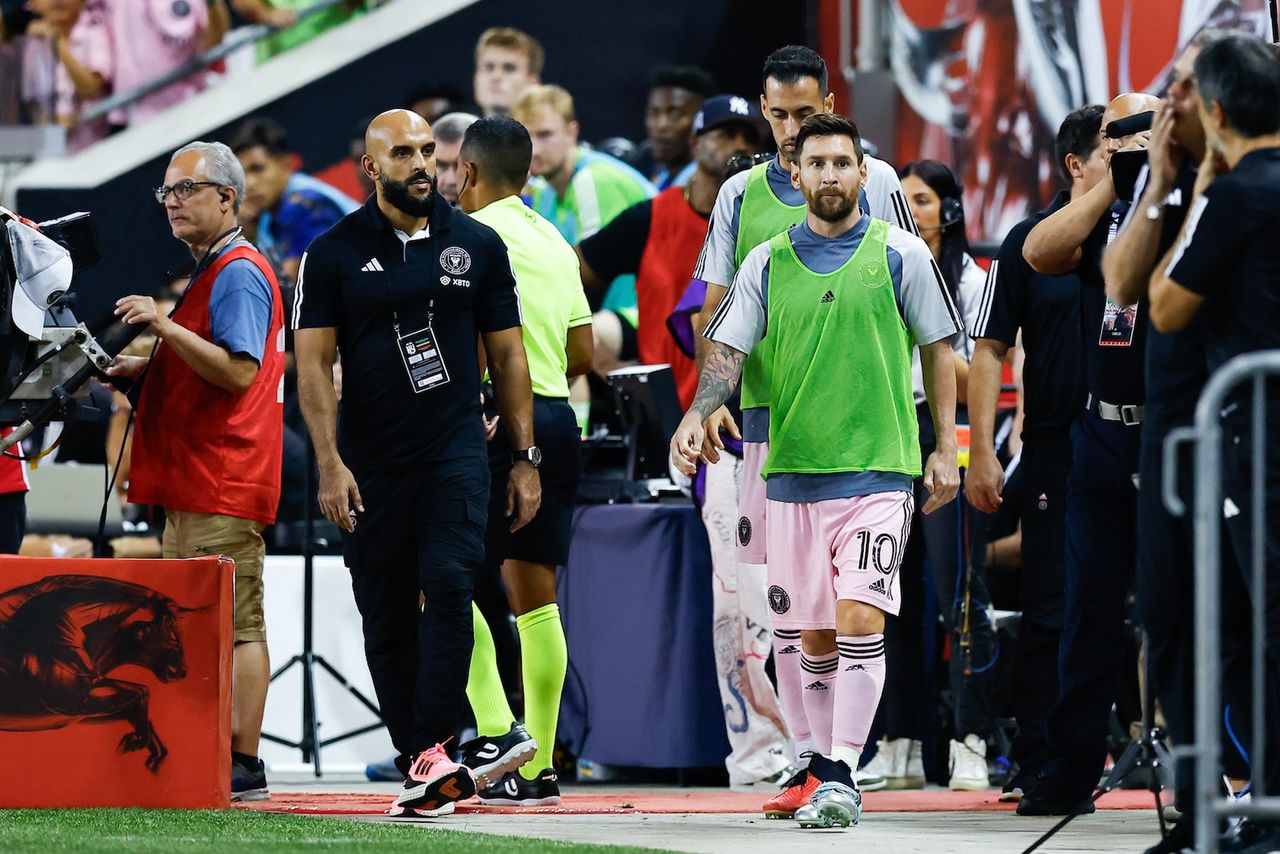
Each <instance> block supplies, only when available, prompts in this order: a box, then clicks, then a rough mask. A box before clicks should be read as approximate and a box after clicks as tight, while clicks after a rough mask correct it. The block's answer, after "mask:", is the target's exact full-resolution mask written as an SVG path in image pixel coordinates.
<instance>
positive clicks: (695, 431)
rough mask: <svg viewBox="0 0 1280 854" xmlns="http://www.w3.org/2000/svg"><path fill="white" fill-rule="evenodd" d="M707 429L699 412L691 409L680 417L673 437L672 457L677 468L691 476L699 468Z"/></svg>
mask: <svg viewBox="0 0 1280 854" xmlns="http://www.w3.org/2000/svg"><path fill="white" fill-rule="evenodd" d="M705 438H706V431H705V430H704V429H703V427H702V419H701V418H699V417H698V413H696V412H693V411H689V412H686V413H685V414H684V418H682V419H680V426H679V427H677V428H676V434H675V435H674V436H672V437H671V459H672V461H673V462H674V463H675V464H676V468H677V469H679V470H680V471H682V472H684V473H685V474H687V475H689V476H691V477H692V476H693V474H694V473H695V472H696V471H697V470H698V457H699V456H701V454H702V443H703V440H704V439H705Z"/></svg>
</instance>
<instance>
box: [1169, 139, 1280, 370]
mask: <svg viewBox="0 0 1280 854" xmlns="http://www.w3.org/2000/svg"><path fill="white" fill-rule="evenodd" d="M1188 217H1189V218H1190V222H1189V225H1188V227H1187V232H1186V236H1185V237H1184V239H1183V242H1182V243H1181V244H1179V248H1178V249H1176V250H1175V251H1174V255H1173V257H1172V258H1171V259H1170V263H1169V267H1168V270H1167V272H1166V275H1167V276H1168V277H1169V278H1170V279H1172V280H1173V281H1175V282H1177V283H1178V284H1179V285H1181V286H1182V287H1184V288H1186V289H1187V290H1189V291H1191V292H1193V293H1195V294H1199V295H1200V296H1202V297H1204V299H1205V304H1204V305H1203V306H1202V307H1201V308H1200V313H1201V314H1205V315H1206V316H1207V320H1208V324H1209V344H1208V350H1207V355H1208V368H1209V370H1210V371H1214V370H1217V369H1218V368H1219V367H1220V366H1221V365H1222V364H1223V363H1224V362H1226V361H1227V360H1228V359H1230V358H1232V357H1233V356H1237V355H1239V354H1241V353H1249V352H1253V351H1255V350H1270V349H1275V348H1280V239H1277V235H1280V148H1266V149H1261V150H1258V151H1253V152H1250V153H1249V154H1246V155H1245V156H1244V157H1243V158H1241V159H1240V162H1239V163H1237V164H1236V168H1235V169H1233V170H1231V172H1229V173H1227V174H1226V175H1223V176H1222V177H1220V178H1218V179H1217V180H1215V181H1214V182H1213V183H1212V184H1210V185H1209V188H1208V189H1207V190H1206V191H1205V193H1204V195H1203V196H1201V197H1200V199H1198V200H1197V202H1196V204H1195V206H1194V207H1193V208H1192V209H1191V212H1190V213H1189V214H1188Z"/></svg>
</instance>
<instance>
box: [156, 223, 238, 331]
mask: <svg viewBox="0 0 1280 854" xmlns="http://www.w3.org/2000/svg"><path fill="white" fill-rule="evenodd" d="M242 231H244V229H243V228H241V227H240V226H238V225H237V226H234V227H232V228H228V229H227V230H226V231H224V232H222V234H219V235H218V236H217V237H215V238H214V239H213V242H212V243H210V244H209V248H208V249H206V250H205V251H204V255H203V256H202V257H201V258H200V260H199V261H197V262H196V267H195V269H194V270H192V271H191V278H190V279H189V280H187V286H186V287H185V288H183V289H182V294H181V295H180V296H179V297H178V300H177V302H175V303H174V304H173V311H171V312H169V316H170V317H173V315H174V314H175V313H176V312H177V310H178V306H180V305H182V301H183V300H184V299H186V298H187V292H188V291H190V290H191V286H192V285H194V284H195V283H196V279H197V278H199V276H200V274H201V273H203V272H204V271H205V270H206V269H208V267H209V264H210V263H211V262H212V261H213V260H216V259H215V258H211V257H210V256H212V255H213V247H215V246H217V245H218V244H219V243H221V242H222V239H223V238H224V237H227V236H228V235H230V236H231V239H230V240H228V241H227V246H230V245H231V244H232V243H235V242H236V238H237V237H239V236H240V232H242ZM223 248H224V249H225V248H226V247H225V246H224V247H223ZM218 254H222V253H221V252H219V253H218Z"/></svg>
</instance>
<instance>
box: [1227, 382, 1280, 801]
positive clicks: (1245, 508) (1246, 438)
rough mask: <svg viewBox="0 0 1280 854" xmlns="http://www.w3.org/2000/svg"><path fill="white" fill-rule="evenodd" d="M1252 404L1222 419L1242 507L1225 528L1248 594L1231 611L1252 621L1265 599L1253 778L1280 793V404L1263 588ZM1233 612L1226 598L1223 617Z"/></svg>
mask: <svg viewBox="0 0 1280 854" xmlns="http://www.w3.org/2000/svg"><path fill="white" fill-rule="evenodd" d="M1272 390H1273V389H1272ZM1251 409H1252V407H1251V406H1249V405H1247V404H1242V405H1240V406H1238V408H1236V409H1235V410H1234V411H1233V412H1231V413H1230V414H1229V415H1227V416H1226V418H1224V425H1223V426H1224V431H1223V432H1224V437H1223V438H1224V442H1223V444H1224V450H1223V455H1222V486H1223V492H1224V494H1225V496H1226V498H1227V499H1228V500H1229V501H1230V502H1231V503H1232V504H1234V505H1235V507H1236V508H1237V509H1238V510H1239V512H1237V513H1232V512H1231V510H1230V509H1229V508H1228V509H1227V513H1226V516H1227V518H1226V527H1227V534H1228V536H1229V537H1230V541H1231V546H1232V549H1233V550H1234V552H1235V557H1236V564H1237V567H1238V568H1239V569H1240V570H1241V571H1242V572H1241V576H1242V581H1243V583H1244V585H1245V586H1246V587H1247V589H1248V593H1249V608H1250V610H1249V611H1247V612H1240V611H1237V612H1235V613H1234V614H1232V616H1234V618H1235V619H1236V620H1237V621H1238V622H1240V623H1244V624H1246V625H1249V626H1252V620H1253V612H1252V607H1253V602H1254V601H1255V600H1257V599H1258V598H1261V599H1262V601H1263V613H1264V620H1265V623H1264V637H1263V639H1262V642H1263V646H1264V648H1263V649H1262V650H1257V649H1256V648H1255V650H1254V653H1255V654H1261V655H1264V656H1265V666H1264V676H1265V679H1266V686H1265V689H1264V690H1265V691H1266V694H1265V695H1264V696H1265V700H1266V702H1265V705H1264V706H1263V708H1264V709H1266V711H1267V713H1268V715H1267V726H1266V745H1267V749H1266V767H1265V768H1262V769H1260V768H1258V767H1257V763H1256V761H1255V762H1254V774H1253V777H1254V780H1255V781H1256V780H1258V779H1259V778H1261V779H1262V780H1263V781H1264V782H1265V793H1266V794H1267V795H1276V794H1280V711H1278V710H1280V430H1278V429H1277V425H1280V403H1277V402H1276V401H1275V400H1274V399H1273V400H1269V401H1268V403H1267V406H1266V409H1267V412H1266V417H1267V425H1266V426H1267V431H1266V433H1265V435H1264V441H1263V453H1262V457H1263V460H1264V463H1265V470H1264V476H1263V482H1262V486H1263V503H1264V511H1263V512H1264V513H1265V521H1264V526H1263V529H1262V532H1261V533H1262V536H1263V541H1264V542H1263V564H1264V578H1263V585H1264V586H1263V587H1262V588H1261V589H1259V588H1258V587H1257V586H1256V585H1255V583H1254V579H1253V547H1254V536H1253V530H1252V526H1253V512H1254V506H1255V502H1254V500H1253V495H1252V487H1253V463H1254V460H1255V459H1257V455H1256V454H1255V453H1254V449H1253V435H1254V433H1253V426H1252V424H1250V423H1249V420H1248V419H1249V413H1250V410H1251ZM1224 569H1225V564H1224ZM1231 613H1232V612H1231V611H1229V610H1228V608H1227V604H1226V603H1225V602H1224V605H1223V614H1224V617H1225V615H1227V614H1231ZM1246 614H1247V616H1246ZM1250 630H1251V629H1250ZM1251 730H1252V727H1249V728H1247V729H1244V730H1242V729H1241V728H1239V727H1237V728H1236V734H1237V735H1239V736H1241V738H1242V739H1244V740H1245V745H1246V747H1247V748H1249V749H1250V752H1251V753H1253V752H1254V751H1253V750H1252V748H1251V742H1252V732H1251ZM1254 791H1255V792H1257V791H1258V787H1256V786H1255V788H1254Z"/></svg>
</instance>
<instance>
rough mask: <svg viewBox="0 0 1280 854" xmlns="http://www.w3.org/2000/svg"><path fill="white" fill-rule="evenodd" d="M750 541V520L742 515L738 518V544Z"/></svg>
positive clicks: (747, 543) (746, 543) (743, 544)
mask: <svg viewBox="0 0 1280 854" xmlns="http://www.w3.org/2000/svg"><path fill="white" fill-rule="evenodd" d="M750 543H751V520H750V519H748V518H747V517H746V516H743V517H742V518H741V519H739V520H738V545H740V546H746V545H749V544H750Z"/></svg>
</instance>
